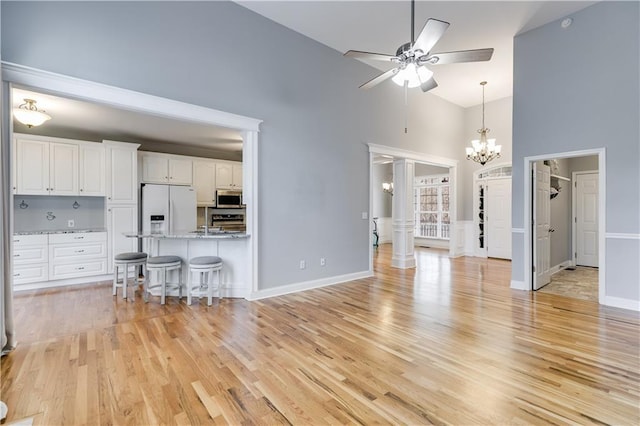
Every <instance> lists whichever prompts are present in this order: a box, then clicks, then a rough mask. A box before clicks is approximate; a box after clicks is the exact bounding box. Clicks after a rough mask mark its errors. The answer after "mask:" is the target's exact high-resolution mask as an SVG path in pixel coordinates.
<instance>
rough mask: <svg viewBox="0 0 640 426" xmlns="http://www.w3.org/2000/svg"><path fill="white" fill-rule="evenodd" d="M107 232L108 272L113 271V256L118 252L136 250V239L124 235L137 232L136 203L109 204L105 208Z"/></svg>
mask: <svg viewBox="0 0 640 426" xmlns="http://www.w3.org/2000/svg"><path fill="white" fill-rule="evenodd" d="M107 230H108V234H109V239H108V249H107V256H108V257H107V260H108V272H109V273H111V272H113V256H115V255H116V254H118V253H125V252H134V251H138V239H137V238H129V237H125V236H124V235H123V233H125V232H138V207H137V205H129V206H127V205H123V206H113V205H111V206H109V207H108V208H107Z"/></svg>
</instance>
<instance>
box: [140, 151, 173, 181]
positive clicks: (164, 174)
mask: <svg viewBox="0 0 640 426" xmlns="http://www.w3.org/2000/svg"><path fill="white" fill-rule="evenodd" d="M142 181H143V182H148V183H169V159H168V158H167V157H162V156H157V155H148V154H144V155H143V156H142Z"/></svg>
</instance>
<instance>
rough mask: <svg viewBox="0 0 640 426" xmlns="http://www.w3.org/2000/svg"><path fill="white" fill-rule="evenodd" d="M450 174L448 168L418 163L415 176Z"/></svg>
mask: <svg viewBox="0 0 640 426" xmlns="http://www.w3.org/2000/svg"><path fill="white" fill-rule="evenodd" d="M447 174H449V168H448V167H439V166H432V165H430V164H422V163H416V169H415V175H416V176H429V175H447Z"/></svg>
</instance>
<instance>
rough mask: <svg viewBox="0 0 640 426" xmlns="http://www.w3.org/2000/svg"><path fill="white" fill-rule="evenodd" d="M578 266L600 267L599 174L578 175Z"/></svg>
mask: <svg viewBox="0 0 640 426" xmlns="http://www.w3.org/2000/svg"><path fill="white" fill-rule="evenodd" d="M575 189H576V212H575V215H576V216H575V223H576V253H575V255H576V265H582V266H592V267H597V266H598V173H585V174H576V186H575Z"/></svg>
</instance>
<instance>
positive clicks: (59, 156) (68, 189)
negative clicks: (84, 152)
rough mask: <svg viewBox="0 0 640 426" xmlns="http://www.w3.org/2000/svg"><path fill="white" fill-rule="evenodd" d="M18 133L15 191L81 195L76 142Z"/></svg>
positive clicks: (36, 193) (25, 193) (15, 146)
mask: <svg viewBox="0 0 640 426" xmlns="http://www.w3.org/2000/svg"><path fill="white" fill-rule="evenodd" d="M60 141H65V139H59V138H47V137H43V136H31V137H30V136H27V135H16V137H15V139H14V150H15V164H14V165H13V172H12V173H13V176H14V186H15V191H14V193H16V194H24V195H79V194H80V191H79V187H80V185H79V174H80V164H79V145H78V143H77V142H75V141H69V143H65V142H60Z"/></svg>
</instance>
